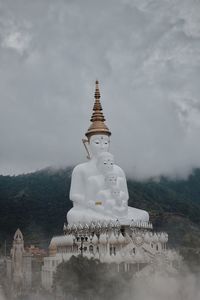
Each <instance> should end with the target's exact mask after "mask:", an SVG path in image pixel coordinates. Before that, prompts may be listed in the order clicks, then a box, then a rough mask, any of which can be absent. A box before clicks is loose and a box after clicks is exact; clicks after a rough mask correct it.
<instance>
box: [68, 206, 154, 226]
mask: <svg viewBox="0 0 200 300" xmlns="http://www.w3.org/2000/svg"><path fill="white" fill-rule="evenodd" d="M117 219H118V220H119V221H120V223H121V224H122V225H128V224H130V222H131V221H132V220H134V221H143V222H148V221H149V214H148V213H147V212H146V211H144V210H141V209H137V208H134V207H130V206H128V212H127V215H125V216H123V217H120V216H117V215H112V216H111V215H106V214H102V213H100V212H97V211H94V210H92V209H90V208H85V207H82V206H74V207H73V208H71V209H70V210H69V212H68V213H67V221H68V223H69V224H73V223H90V222H92V221H116V220H117Z"/></svg>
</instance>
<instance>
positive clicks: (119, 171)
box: [114, 165, 125, 177]
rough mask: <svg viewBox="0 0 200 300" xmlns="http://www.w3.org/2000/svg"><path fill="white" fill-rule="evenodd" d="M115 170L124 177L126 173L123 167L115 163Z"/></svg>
mask: <svg viewBox="0 0 200 300" xmlns="http://www.w3.org/2000/svg"><path fill="white" fill-rule="evenodd" d="M114 172H116V173H117V174H119V175H120V176H122V177H124V176H125V173H124V171H123V170H122V168H121V167H120V166H118V165H114Z"/></svg>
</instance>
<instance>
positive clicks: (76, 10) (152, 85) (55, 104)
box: [0, 0, 200, 179]
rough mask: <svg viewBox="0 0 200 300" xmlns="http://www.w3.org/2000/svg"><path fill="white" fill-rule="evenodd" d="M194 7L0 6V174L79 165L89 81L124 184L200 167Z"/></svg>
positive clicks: (198, 11)
mask: <svg viewBox="0 0 200 300" xmlns="http://www.w3.org/2000/svg"><path fill="white" fill-rule="evenodd" d="M199 15H200V4H199V3H198V2H197V1H191V0H173V1H167V0H165V1H158V0H152V1H147V0H140V1H139V0H134V1H133V0H132V1H130V0H129V1H128V0H117V1H114V0H112V1H105V0H103V1H92V0H85V1H81V0H77V1H70V0H68V1H64V0H59V1H56V2H55V1H53V0H52V1H47V0H40V1H39V0H36V1H31V0H30V1H27V0H26V1H25V0H17V1H11V0H7V1H3V0H1V1H0V65H1V69H0V105H1V110H0V173H3V174H6V173H8V174H15V173H21V172H29V171H33V170H35V169H40V168H43V167H45V166H49V165H55V166H57V165H59V166H65V165H72V164H77V163H79V162H81V161H83V160H84V159H85V152H84V148H83V147H82V145H81V138H82V137H83V135H84V133H85V131H86V130H87V128H88V126H89V118H90V115H91V108H92V104H93V93H94V81H95V79H96V78H98V79H99V80H100V87H101V93H102V105H103V107H104V113H105V116H106V119H107V124H108V126H109V128H110V129H111V131H112V133H113V135H112V140H111V142H112V147H111V151H112V152H113V153H114V155H115V157H116V162H117V163H118V164H120V165H121V166H122V168H124V169H125V171H126V172H127V174H128V175H131V176H134V177H135V178H139V179H143V178H147V177H152V176H159V175H161V174H162V175H167V176H172V177H176V176H181V177H185V176H187V175H188V174H189V173H190V172H191V170H192V168H193V167H200V155H199V153H200V151H199V150H200V141H199V130H200V121H199V120H200V111H199V105H200V100H199V94H200V86H199V73H200V50H199V49H200V32H199V28H200V18H199Z"/></svg>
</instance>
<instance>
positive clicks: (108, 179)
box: [105, 173, 117, 187]
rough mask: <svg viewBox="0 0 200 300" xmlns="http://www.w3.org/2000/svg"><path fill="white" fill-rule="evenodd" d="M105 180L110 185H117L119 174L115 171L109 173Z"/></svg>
mask: <svg viewBox="0 0 200 300" xmlns="http://www.w3.org/2000/svg"><path fill="white" fill-rule="evenodd" d="M105 182H106V185H107V186H108V187H113V186H116V184H117V175H116V174H114V173H110V174H109V173H108V174H107V175H106V177H105Z"/></svg>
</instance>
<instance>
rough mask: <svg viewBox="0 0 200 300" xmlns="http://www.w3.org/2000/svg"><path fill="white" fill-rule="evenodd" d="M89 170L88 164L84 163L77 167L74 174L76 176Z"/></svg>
mask: <svg viewBox="0 0 200 300" xmlns="http://www.w3.org/2000/svg"><path fill="white" fill-rule="evenodd" d="M86 169H87V162H85V163H82V164H79V165H77V166H76V167H74V169H73V171H72V173H73V174H76V173H84V172H85V171H86Z"/></svg>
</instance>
